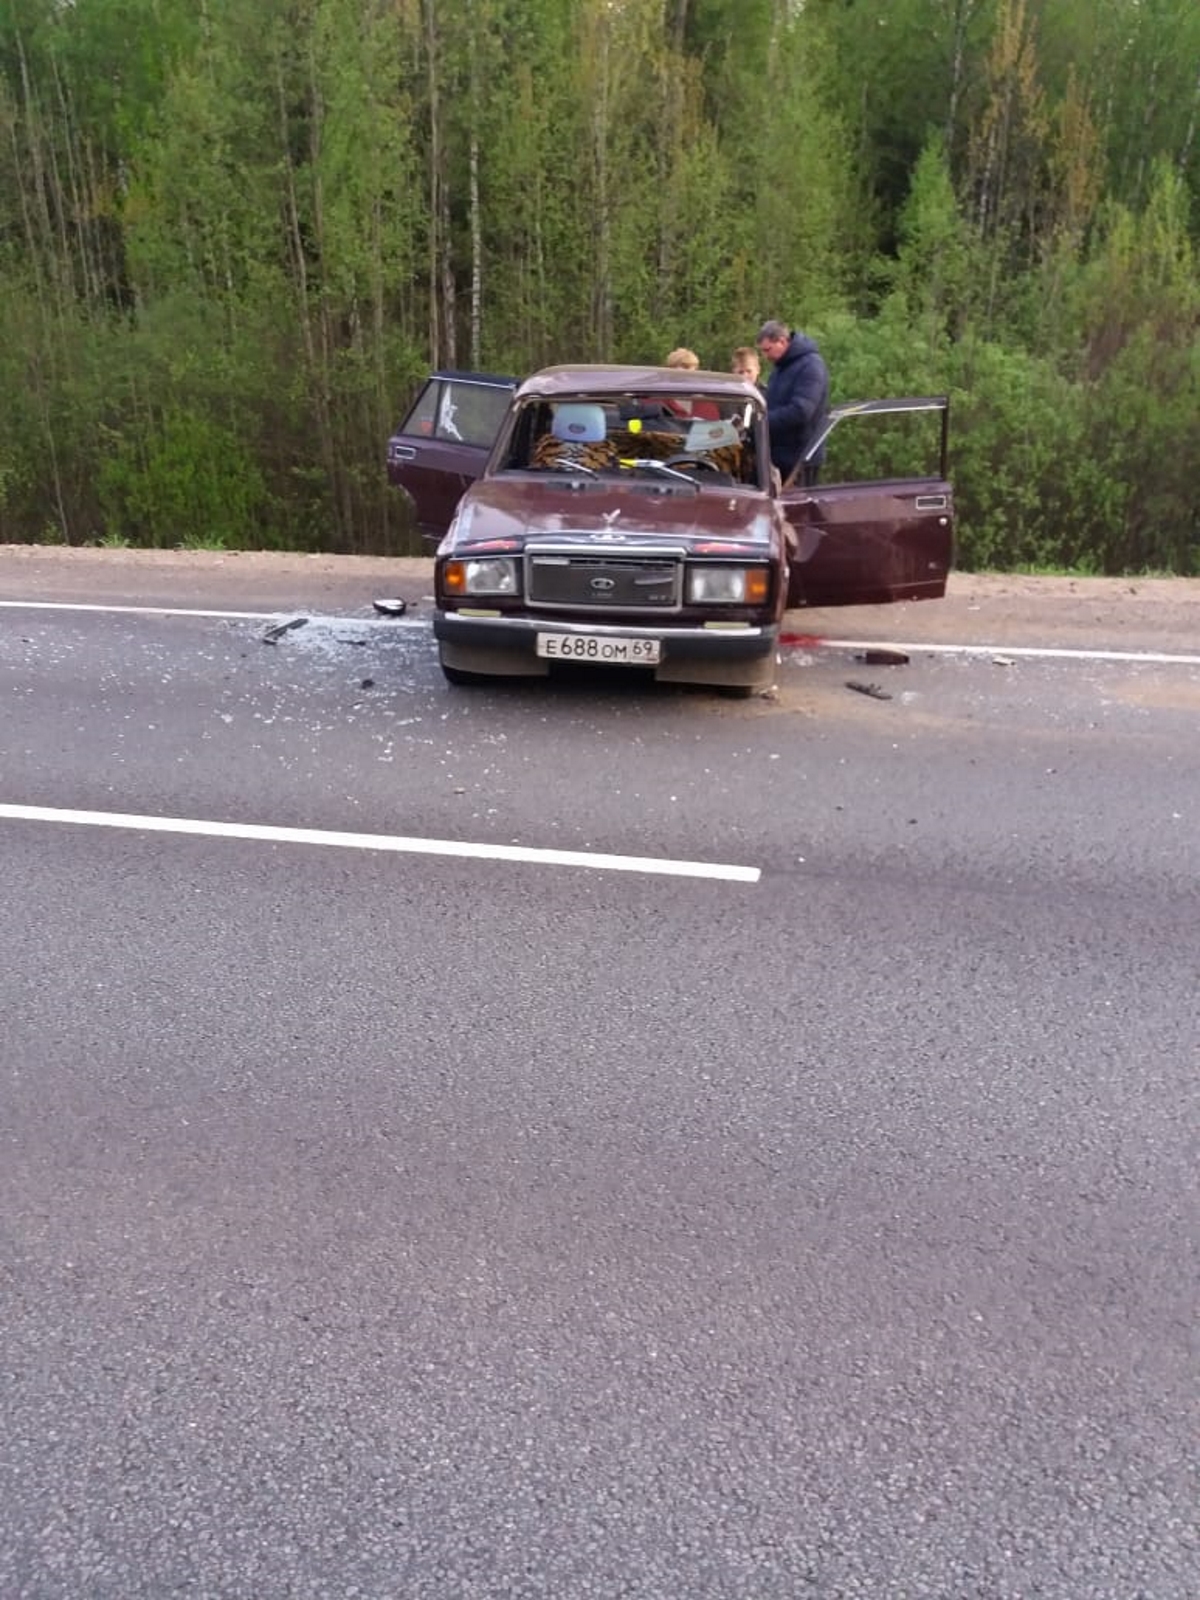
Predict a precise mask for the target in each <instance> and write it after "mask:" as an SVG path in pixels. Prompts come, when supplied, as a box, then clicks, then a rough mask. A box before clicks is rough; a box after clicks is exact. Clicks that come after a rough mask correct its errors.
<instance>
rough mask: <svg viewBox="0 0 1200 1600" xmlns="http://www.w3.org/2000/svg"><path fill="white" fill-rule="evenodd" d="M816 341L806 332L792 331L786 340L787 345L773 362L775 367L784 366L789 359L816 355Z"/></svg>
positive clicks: (796, 359)
mask: <svg viewBox="0 0 1200 1600" xmlns="http://www.w3.org/2000/svg"><path fill="white" fill-rule="evenodd" d="M817 353H818V352H817V346H816V342H815V341H814V340H812V339H810V338H809V337H808V335H807V334H806V333H794V334H793V335H792V337H791V338H790V339H789V340H788V347H787V349H786V350H785V351H784V352H783V354H782V355H781V356H780V358H779V360H778V361H777V362H776V363H775V365H776V366H777V367H786V366H787V364H788V362H789V361H798V360H799V359H800V357H801V356H809V355H816V354H817Z"/></svg>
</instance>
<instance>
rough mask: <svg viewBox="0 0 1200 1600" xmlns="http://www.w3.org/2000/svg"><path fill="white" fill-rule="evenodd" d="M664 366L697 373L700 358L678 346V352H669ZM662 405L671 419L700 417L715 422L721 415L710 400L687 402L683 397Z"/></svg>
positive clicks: (684, 347)
mask: <svg viewBox="0 0 1200 1600" xmlns="http://www.w3.org/2000/svg"><path fill="white" fill-rule="evenodd" d="M665 364H666V365H667V366H668V367H673V368H675V369H676V371H679V372H698V371H699V370H700V357H699V356H698V355H697V354H696V352H695V351H694V350H689V349H687V348H686V346H684V345H680V347H679V349H678V350H672V351H671V354H670V355H669V356H668V357H667V359H666V363H665ZM664 403H665V405H666V408H667V410H668V411H669V412H670V413H671V415H672V416H673V417H689V418H690V417H700V418H702V419H703V420H704V421H705V422H716V421H718V420H719V418H720V415H721V413H720V411H719V410H718V409H717V407H716V405H714V403H713V402H712V401H711V400H688V399H684V398H683V396H679V397H677V398H676V399H674V400H667V401H665V402H664Z"/></svg>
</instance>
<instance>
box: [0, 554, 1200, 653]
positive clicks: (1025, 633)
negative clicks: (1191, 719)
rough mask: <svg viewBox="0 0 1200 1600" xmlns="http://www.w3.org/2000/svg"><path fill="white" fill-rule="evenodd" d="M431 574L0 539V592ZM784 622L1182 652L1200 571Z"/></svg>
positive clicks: (957, 580)
mask: <svg viewBox="0 0 1200 1600" xmlns="http://www.w3.org/2000/svg"><path fill="white" fill-rule="evenodd" d="M432 572H433V566H432V562H431V561H429V560H427V559H424V558H410V559H401V560H389V559H387V558H384V557H377V556H331V555H292V554H278V553H275V552H269V551H251V552H241V551H229V552H221V551H207V550H198V551H189V550H107V549H99V550H97V549H65V548H58V547H51V546H45V545H0V600H24V601H47V602H58V603H60V604H89V603H90V604H97V605H143V606H182V607H198V608H205V609H209V608H211V609H230V610H253V611H270V612H285V611H323V612H336V613H339V614H345V615H355V614H364V613H367V612H369V611H370V609H371V601H372V599H373V598H374V597H375V596H381V595H399V596H402V597H403V598H404V599H406V600H407V601H408V602H409V605H410V607H411V608H412V610H413V611H414V612H415V613H416V614H418V615H419V614H420V613H421V612H422V611H427V610H428V609H430V606H431V598H430V597H431V589H432ZM786 626H787V629H788V631H789V632H792V633H796V634H808V635H812V636H815V637H816V638H828V639H839V638H840V639H864V640H866V639H870V640H878V641H881V642H882V641H886V640H894V641H898V642H906V643H913V644H921V643H928V644H960V643H961V644H995V645H998V646H1003V645H1030V646H1043V647H1058V648H1066V649H1071V648H1075V649H1108V650H1159V651H1164V652H1169V653H1181V654H1183V653H1186V654H1192V653H1196V652H1197V651H1200V578H1066V577H1062V578H1040V577H1039V578H1034V577H1024V576H1021V575H1020V574H1011V573H970V572H956V573H953V574H952V575H951V578H950V583H949V587H948V592H947V595H946V598H945V599H944V600H941V601H936V602H932V603H931V602H923V603H907V604H903V605H897V606H846V607H837V608H827V609H821V610H817V609H813V610H801V611H790V612H789V613H788V615H787V619H786Z"/></svg>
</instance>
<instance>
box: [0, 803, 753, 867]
mask: <svg viewBox="0 0 1200 1600" xmlns="http://www.w3.org/2000/svg"><path fill="white" fill-rule="evenodd" d="M5 818H8V819H11V820H13V821H22V822H59V823H74V824H77V825H80V826H83V827H89V828H131V829H135V830H137V831H138V832H141V833H180V834H189V835H192V836H194V837H198V838H210V839H256V840H260V841H262V842H263V843H266V844H316V845H334V846H337V847H338V848H339V849H342V850H382V851H391V852H393V853H397V854H407V855H421V856H460V857H466V858H468V859H469V860H473V861H521V862H526V863H528V864H529V865H532V866H541V867H591V868H594V869H597V870H600V871H603V872H643V873H654V874H657V875H659V876H662V877H668V878H710V879H717V880H719V881H721V882H725V883H757V882H758V881H759V878H760V877H761V876H762V873H761V871H760V869H759V868H758V867H737V866H729V865H726V864H724V863H722V862H719V861H672V860H669V859H660V858H658V857H655V856H614V855H603V854H600V853H598V852H597V853H592V852H590V851H587V850H535V849H532V848H527V847H526V846H525V845H515V844H467V843H464V842H463V841H461V840H457V839H413V838H405V837H403V836H401V835H391V834H386V833H340V832H331V831H328V830H326V829H324V828H275V827H270V826H268V825H266V824H264V823H257V822H199V821H195V820H191V819H187V818H183V817H142V816H132V815H127V814H125V813H122V812H118V811H69V810H59V809H57V808H56V807H53V806H17V805H0V820H3V819H5Z"/></svg>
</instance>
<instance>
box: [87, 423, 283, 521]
mask: <svg viewBox="0 0 1200 1600" xmlns="http://www.w3.org/2000/svg"><path fill="white" fill-rule="evenodd" d="M99 492H100V500H101V504H102V505H103V507H104V511H105V516H106V521H107V530H108V536H109V537H110V538H117V539H124V540H127V541H128V542H129V543H131V544H138V545H167V546H179V545H182V546H183V547H185V548H189V549H241V548H255V547H257V546H258V545H259V544H261V542H262V541H261V538H260V537H259V528H260V517H261V514H262V510H263V506H264V501H265V498H266V487H265V484H264V482H263V479H262V474H261V473H260V472H259V470H258V467H257V466H256V464H255V462H254V460H253V458H252V457H251V455H250V453H249V451H248V450H247V449H246V447H245V444H244V443H243V441H242V440H241V439H239V438H238V437H237V436H236V435H235V434H233V433H232V432H231V431H230V430H229V429H228V428H225V427H222V426H221V424H220V423H218V422H215V421H213V420H212V419H211V418H209V417H205V416H203V415H201V414H199V413H197V412H187V411H171V412H168V413H167V414H166V415H165V416H164V417H163V418H162V419H161V421H160V422H159V423H158V425H157V426H156V427H155V428H154V429H153V431H151V432H150V433H148V434H147V433H143V434H141V435H140V436H139V437H136V438H132V439H118V440H117V442H116V444H115V447H114V449H113V451H112V453H111V454H110V455H108V456H107V457H106V458H105V459H104V460H103V462H102V463H101V466H100V475H99Z"/></svg>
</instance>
